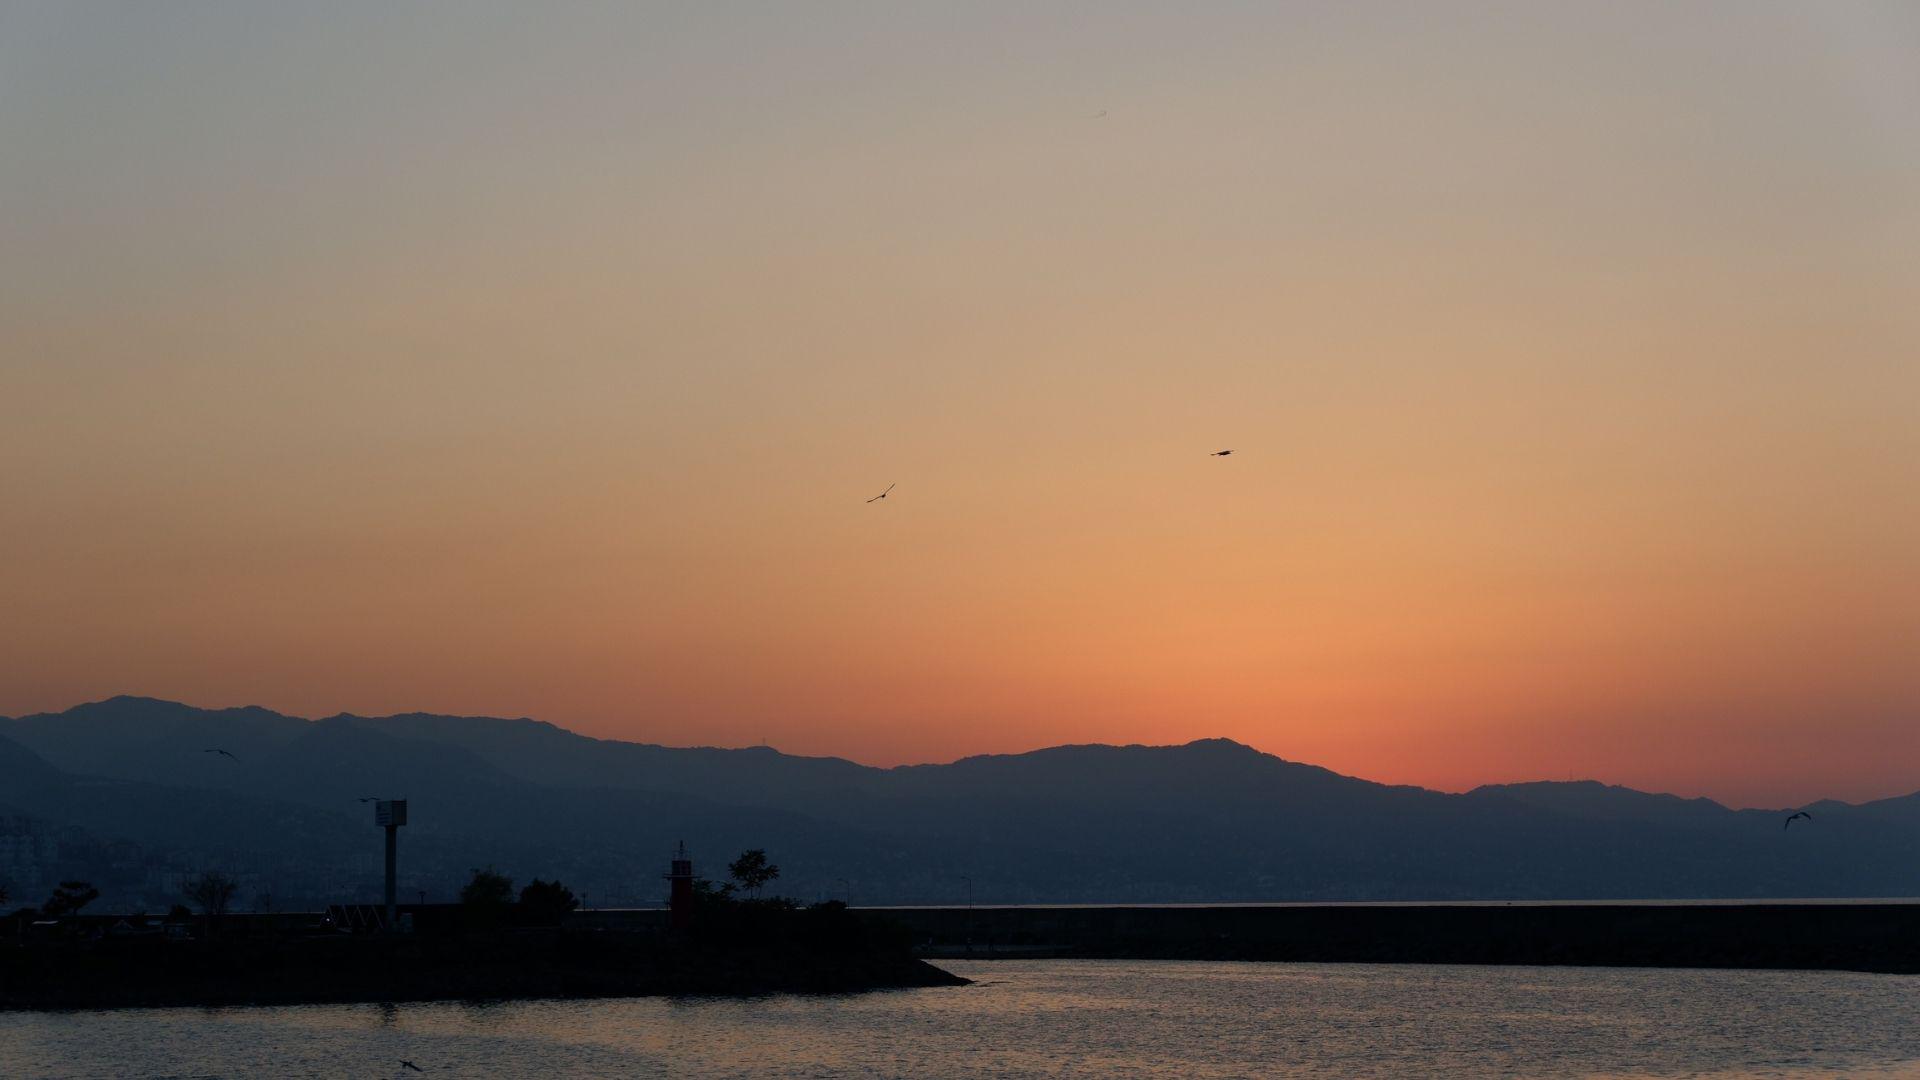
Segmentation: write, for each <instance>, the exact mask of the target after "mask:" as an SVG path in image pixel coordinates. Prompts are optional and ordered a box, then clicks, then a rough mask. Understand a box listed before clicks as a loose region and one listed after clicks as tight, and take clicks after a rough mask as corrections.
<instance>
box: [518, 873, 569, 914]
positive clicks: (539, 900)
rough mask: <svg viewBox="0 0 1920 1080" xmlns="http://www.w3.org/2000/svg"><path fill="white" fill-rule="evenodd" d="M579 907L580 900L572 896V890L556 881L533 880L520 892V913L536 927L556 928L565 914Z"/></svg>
mask: <svg viewBox="0 0 1920 1080" xmlns="http://www.w3.org/2000/svg"><path fill="white" fill-rule="evenodd" d="M579 906H580V899H579V898H578V897H576V896H574V895H573V890H572V889H569V888H567V887H566V886H565V885H562V884H560V883H559V882H558V881H541V880H540V879H539V878H534V879H533V883H532V884H530V885H528V886H527V887H526V888H524V889H521V890H520V913H521V915H522V916H523V917H525V918H526V920H527V921H528V922H530V923H534V924H535V925H538V926H558V925H560V920H561V918H562V917H563V916H565V915H566V913H567V912H569V911H572V910H573V909H574V908H577V907H579Z"/></svg>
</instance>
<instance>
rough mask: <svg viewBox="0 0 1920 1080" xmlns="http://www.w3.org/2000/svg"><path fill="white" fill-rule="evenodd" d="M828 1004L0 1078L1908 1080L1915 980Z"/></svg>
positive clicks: (296, 1025) (1918, 1032) (1033, 974)
mask: <svg viewBox="0 0 1920 1080" xmlns="http://www.w3.org/2000/svg"><path fill="white" fill-rule="evenodd" d="M949 966H950V967H951V968H952V969H953V970H955V971H958V972H959V973H961V974H963V975H967V976H969V977H972V978H974V979H977V980H979V981H978V983H977V984H976V985H974V986H968V987H959V988H947V989H938V990H907V991H894V992H889V993H880V994H867V995H859V996H853V997H842V998H799V997H774V998H763V999H758V1000H753V1001H720V1000H623V1001H591V1002H567V1003H544V1002H536V1003H522V1002H516V1003H507V1004H497V1005H460V1004H431V1005H402V1006H379V1005H328V1006H304V1007H297V1008H273V1009H206V1010H203V1009H156V1010H142V1011H126V1012H106V1013H69V1014H60V1015H41V1014H0V1076H4V1077H9V1078H12V1077H42V1076H44V1077H118V1076H177V1077H241V1076H247V1077H259V1076H273V1077H295V1076H328V1077H332V1076H351V1077H379V1076H400V1075H406V1076H416V1075H420V1074H414V1073H402V1072H401V1071H400V1069H399V1065H398V1062H399V1060H400V1059H401V1058H409V1059H412V1060H413V1061H414V1062H416V1063H417V1064H419V1065H420V1066H421V1067H422V1068H423V1069H425V1070H427V1072H426V1073H425V1075H427V1076H447V1077H454V1076H528V1077H530V1076H561V1077H566V1076H573V1077H610V1076H675V1077H721V1076H783V1077H824V1076H863V1077H864V1076H900V1077H906V1076H912V1077H939V1076H1003V1077H1026V1076H1035V1077H1052V1076H1142V1077H1237V1076H1315V1077H1318V1076H1327V1077H1336V1076H1337V1077H1350V1076H1394V1077H1400V1076H1475V1077H1479V1076H1502V1075H1505V1076H1528V1077H1534V1076H1622V1077H1629V1076H1630V1077H1665V1076H1708V1077H1735V1076H1742V1077H1744V1076H1774V1077H1810V1076H1827V1075H1835V1074H1844V1075H1849V1076H1871V1077H1886V1076H1900V1077H1920V977H1914V976H1879V975H1856V974H1847V973H1838V972H1813V973H1798V972H1776V971H1762V972H1733V971H1671V970H1621V969H1609V968H1490V967H1409V966H1371V965H1329V966H1317V965H1299V964H1221V963H1185V962H1167V963H1150V962H1135V961H1062V960H1032V961H1000V962H996V963H991V964H986V963H954V964H951V965H949Z"/></svg>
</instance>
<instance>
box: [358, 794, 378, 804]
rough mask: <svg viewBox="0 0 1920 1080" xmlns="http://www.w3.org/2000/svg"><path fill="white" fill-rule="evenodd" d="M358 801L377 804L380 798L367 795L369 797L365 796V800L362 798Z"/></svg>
mask: <svg viewBox="0 0 1920 1080" xmlns="http://www.w3.org/2000/svg"><path fill="white" fill-rule="evenodd" d="M360 801H361V802H379V801H380V796H378V795H369V796H367V797H366V798H364V799H361V800H360Z"/></svg>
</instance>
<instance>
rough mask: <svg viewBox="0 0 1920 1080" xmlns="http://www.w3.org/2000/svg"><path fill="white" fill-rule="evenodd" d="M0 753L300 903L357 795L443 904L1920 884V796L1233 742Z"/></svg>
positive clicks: (142, 717) (491, 725) (366, 845)
mask: <svg viewBox="0 0 1920 1080" xmlns="http://www.w3.org/2000/svg"><path fill="white" fill-rule="evenodd" d="M0 736H4V737H5V740H11V742H10V743H9V742H7V741H4V740H0V785H4V787H5V792H6V793H5V794H4V795H0V802H4V803H6V804H9V805H14V806H19V807H20V808H21V809H22V810H23V811H25V812H28V813H32V814H34V815H36V816H38V817H41V818H45V819H48V820H52V821H59V822H70V823H73V824H78V825H84V826H85V827H86V828H88V829H90V830H92V831H94V832H97V833H99V834H101V835H103V836H111V837H124V838H128V839H132V840H138V841H140V842H142V843H145V844H152V845H159V846H161V847H163V848H164V849H166V850H168V851H170V852H173V853H174V854H173V855H172V856H171V857H173V858H175V859H176V861H194V860H198V861H201V862H209V863H211V862H218V863H220V864H221V866H220V867H219V868H222V869H227V870H229V872H235V871H239V872H244V873H247V874H251V875H252V878H253V879H255V880H257V881H258V882H259V885H260V887H261V888H262V889H272V890H274V891H276V892H277V894H279V895H283V896H289V897H291V896H304V895H306V894H307V893H309V892H311V893H315V894H324V896H325V897H327V898H338V894H339V893H340V892H341V891H342V890H371V888H372V887H373V886H374V885H375V884H376V880H375V879H376V876H377V869H376V868H375V867H374V866H373V865H372V861H373V859H374V858H375V857H376V855H377V852H378V843H379V841H378V834H377V832H376V831H375V830H374V829H373V828H372V827H371V823H370V814H371V809H370V807H368V806H366V805H363V804H362V803H360V802H359V801H358V800H359V799H361V798H364V797H369V796H379V797H395V796H404V797H406V798H408V799H410V800H411V804H412V818H411V823H410V824H409V826H408V827H407V829H406V830H405V831H404V832H403V840H402V851H403V860H402V861H403V865H404V866H405V871H404V872H403V878H406V879H407V880H408V881H411V882H413V886H412V887H414V888H418V889H423V890H426V891H429V892H431V893H433V894H435V895H439V896H446V895H450V893H451V891H452V890H453V889H454V888H455V887H457V884H458V882H459V881H460V880H461V879H463V878H464V876H465V874H466V872H467V871H468V870H469V869H470V868H471V867H473V866H484V865H495V866H497V867H499V868H501V869H502V870H505V871H507V872H509V873H512V874H515V875H518V876H520V877H522V878H526V877H531V876H533V875H535V874H539V875H541V876H552V875H555V874H559V875H561V876H563V877H565V879H566V880H567V881H568V882H569V883H570V884H573V885H575V887H576V888H577V889H585V890H587V891H589V892H590V894H591V897H592V898H597V899H595V902H596V903H650V902H653V901H654V900H656V899H657V898H658V896H659V895H660V893H661V883H660V881H659V874H660V872H661V870H662V869H663V866H662V863H663V860H664V857H665V853H666V852H667V850H668V849H669V847H670V846H671V845H672V844H673V843H674V842H676V841H678V840H681V839H684V840H686V841H687V842H688V843H689V844H690V845H691V846H692V847H693V849H694V851H695V854H696V857H697V859H699V860H700V861H701V867H700V868H701V870H702V872H704V873H707V874H711V875H713V876H716V877H718V876H721V875H722V874H723V873H724V869H723V864H724V861H725V859H726V858H727V857H730V856H731V855H732V854H734V853H736V852H738V851H740V850H741V849H743V848H747V847H764V848H767V849H768V850H769V852H770V854H771V855H772V857H773V858H774V860H775V861H776V862H778V863H780V864H781V865H782V866H783V867H785V869H786V873H785V874H784V875H783V877H782V878H781V879H780V885H781V886H782V887H783V888H784V890H785V891H786V892H788V893H790V894H793V895H798V896H801V897H803V898H807V899H812V898H814V897H816V896H822V895H829V894H831V895H839V894H840V893H841V892H843V891H844V890H846V889H847V888H848V887H849V886H850V887H851V888H852V890H853V892H854V893H855V900H856V902H859V903H950V902H954V901H956V900H958V899H960V898H962V897H963V896H964V895H965V885H964V882H963V879H965V878H971V879H972V881H973V886H974V896H975V899H976V900H977V901H978V902H981V903H991V902H1174V901H1215V900H1245V901H1255V900H1422V899H1503V898H1504V899H1586V898H1686V897H1765V896H1909V895H1916V894H1920V858H1916V856H1917V855H1920V794H1916V795H1913V796H1907V797H1904V798H1901V799H1888V800H1882V801H1879V802H1874V803H1868V804H1864V805H1861V806H1852V805H1848V804H1845V803H1840V802H1833V801H1828V802H1822V803H1818V804H1815V805H1814V806H1813V808H1812V809H1813V813H1814V820H1813V821H1811V822H1800V823H1797V824H1796V825H1795V826H1794V828H1793V829H1792V830H1790V831H1789V830H1783V829H1782V828H1781V822H1782V820H1783V818H1784V814H1782V813H1777V812H1772V811H1756V810H1730V809H1728V808H1726V807H1724V806H1721V805H1720V804H1718V803H1715V802H1713V801H1711V800H1708V799H1682V798H1678V797H1675V796H1672V795H1659V794H1649V793H1645V792H1639V791H1633V790H1631V789H1627V788H1620V787H1610V786H1607V785H1603V784H1599V783H1594V782H1591V781H1587V782H1577V783H1557V782H1556V783H1526V784H1502V785H1490V786H1487V787H1482V788H1477V789H1475V790H1473V791H1471V792H1467V793H1465V794H1461V795H1454V794H1446V793H1441V792H1435V791H1428V790H1425V789H1421V788H1415V787H1404V786H1389V785H1383V784H1376V783H1372V782H1370V781H1366V780H1360V779H1356V778H1353V777H1348V776H1341V775H1339V774H1336V773H1333V772H1329V771H1328V770H1326V769H1322V768H1319V767H1317V766H1312V765H1305V764H1301V763H1298V762H1291V761H1286V760H1284V759H1281V758H1278V757H1275V756H1273V755H1271V754H1265V753H1261V752H1259V751H1256V750H1253V749H1252V748H1250V747H1246V746H1242V745H1240V744H1238V743H1234V742H1231V741H1228V740H1224V739H1205V740H1200V741H1197V742H1193V743H1188V744H1186V745H1184V746H1152V747H1150V746H1103V745H1093V746H1061V747H1053V748H1050V749H1046V750H1038V751H1034V752H1032V753H1026V754H1005V755H987V756H980V757H971V758H965V759H962V760H960V761H956V762H953V763H951V764H946V765H916V766H905V767H900V768H892V769H879V768H872V767H869V766H864V765H859V764H856V763H854V762H850V761H845V760H841V759H838V758H810V757H798V756H794V755H789V754H782V753H779V752H777V751H774V750H772V749H769V748H765V747H760V748H754V749H746V750H726V749H716V748H711V747H707V748H684V749H683V748H671V747H664V746H656V745H650V744H644V743H631V742H621V741H616V740H605V739H593V738H588V737H586V736H582V735H578V734H575V733H573V732H569V731H566V730H565V729H562V728H558V727H555V726H553V725H551V724H546V723H542V722H539V721H535V720H528V719H500V718H491V717H449V716H434V715H427V714H406V715H400V716H388V717H360V716H351V715H340V716H333V717H328V718H325V719H322V720H305V719H300V718H297V717H289V716H284V715H281V714H279V713H274V712H271V711H268V710H265V709H226V710H218V711H212V710H201V709H195V708H192V707H190V706H186V705H180V704H177V703H174V702H165V701H156V700H153V699H147V698H131V697H122V698H114V699H111V700H109V701H104V702H97V703H93V704H89V705H83V706H79V707H77V708H74V709H71V710H68V711H67V712H64V713H58V714H42V715H38V716H29V717H23V718H21V719H18V720H9V721H0ZM216 747H217V748H220V749H226V750H228V751H230V752H231V753H232V754H233V755H234V758H231V759H230V758H227V757H225V756H222V755H218V754H207V753H204V751H205V750H206V749H209V748H216ZM409 875H410V876H409ZM403 887H405V886H403ZM316 898H320V897H319V896H318V895H317V896H316Z"/></svg>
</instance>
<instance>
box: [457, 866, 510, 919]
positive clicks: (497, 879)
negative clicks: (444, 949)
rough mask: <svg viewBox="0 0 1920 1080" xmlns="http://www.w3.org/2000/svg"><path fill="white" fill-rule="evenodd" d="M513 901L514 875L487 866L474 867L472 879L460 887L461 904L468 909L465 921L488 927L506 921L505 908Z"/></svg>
mask: <svg viewBox="0 0 1920 1080" xmlns="http://www.w3.org/2000/svg"><path fill="white" fill-rule="evenodd" d="M512 903H513V879H512V878H510V877H508V876H506V875H505V874H502V873H499V872H498V871H496V870H494V868H493V867H491V866H489V867H487V868H486V869H485V870H480V869H475V870H474V872H473V879H472V880H471V881H468V882H467V883H466V885H464V886H462V887H461V889H460V904H461V906H462V907H464V908H466V909H467V915H466V918H467V925H468V926H470V927H473V928H474V929H479V930H490V929H493V928H495V927H498V926H500V925H501V924H503V923H505V922H506V921H507V908H508V906H509V905H511V904H512Z"/></svg>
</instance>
